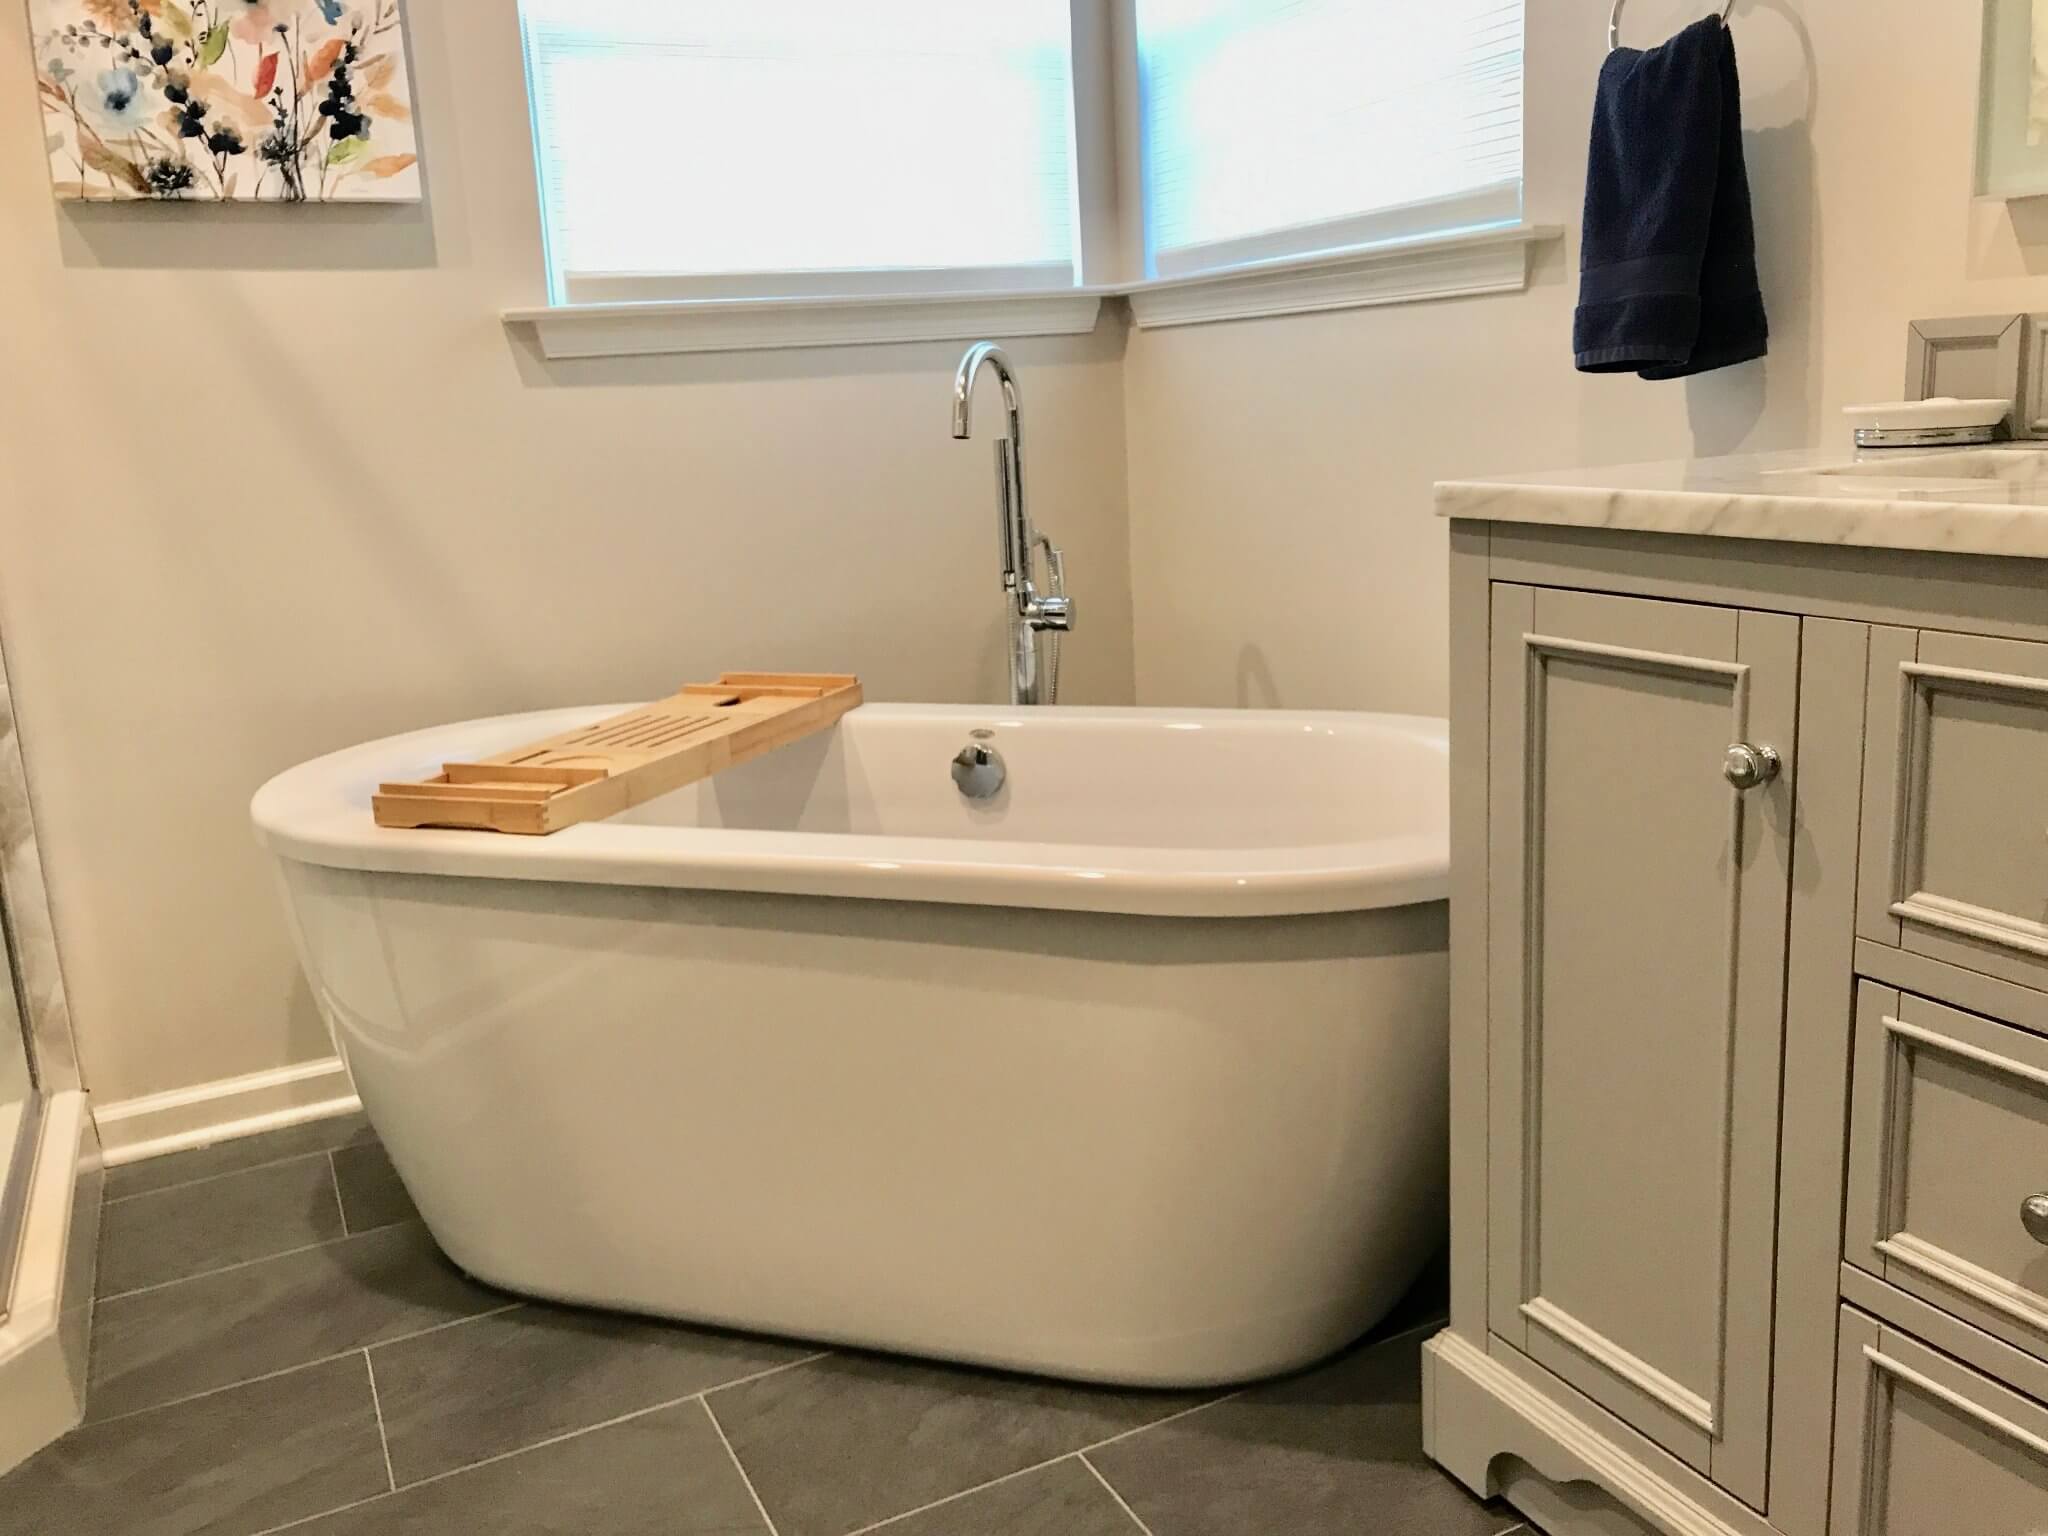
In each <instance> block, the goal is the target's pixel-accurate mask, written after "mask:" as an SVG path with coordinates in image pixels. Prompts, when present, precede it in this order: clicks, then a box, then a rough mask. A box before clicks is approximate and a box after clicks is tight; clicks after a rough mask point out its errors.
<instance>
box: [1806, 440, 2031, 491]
mask: <svg viewBox="0 0 2048 1536" xmlns="http://www.w3.org/2000/svg"><path fill="white" fill-rule="evenodd" d="M1865 452H1866V454H1867V457H1865V458H1861V459H1858V460H1857V461H1856V462H1855V463H1853V464H1836V465H1832V466H1830V467H1828V468H1824V469H1810V470H1802V471H1798V473H1803V474H1813V475H1863V476H1871V477H1875V478H1877V479H1881V480H2002V481H2006V482H2008V483H2011V484H2020V485H2024V484H2030V483H2033V482H2036V481H2041V480H2048V448H1952V449H1949V450H1946V451H1944V452H1936V453H1913V452H1903V451H1901V450H1899V449H1896V448H1894V449H1890V450H1884V449H1867V450H1865Z"/></svg>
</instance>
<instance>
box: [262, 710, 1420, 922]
mask: <svg viewBox="0 0 2048 1536" xmlns="http://www.w3.org/2000/svg"><path fill="white" fill-rule="evenodd" d="M628 707H631V706H626V705H579V706H573V707H570V708H565V709H556V710H539V711H525V712H518V713H514V714H508V715H495V716H486V717H482V718H479V719H474V720H465V721H461V722H455V723H450V724H445V725H437V726H430V727H428V728H426V729H424V730H418V731H409V732H404V733H402V734H399V735H395V736H388V737H384V738H382V739H381V740H377V741H371V742H365V743H362V744H360V745H357V746H353V747H347V748H344V749H342V750H341V751H338V752H333V753H329V754H327V755H326V756H323V757H319V758H315V759H313V760H311V761H309V762H305V763H301V764H299V765H298V766H296V767H293V768H289V769H286V770H285V771H284V772H283V773H280V774H278V775H276V776H275V777H274V778H272V779H271V780H270V781H269V782H268V783H266V784H265V785H264V786H263V787H262V788H261V789H259V790H258V791H257V792H256V794H255V796H254V798H253V799H252V801H251V802H250V817H251V820H252V821H253V823H254V825H255V830H256V836H257V840H258V842H259V843H261V844H262V846H264V847H265V848H266V849H268V850H269V851H270V852H271V853H272V854H274V855H276V856H277V857H279V858H283V859H290V860H294V861H296V862H299V863H303V864H311V865H316V866H321V867H325V868H330V869H343V870H356V871H366V872H376V873H387V874H410V875H433V876H450V877H456V878H466V879H496V880H523V881H546V882H554V883H563V884H571V885H610V886H641V887H652V888H658V889H669V890H699V891H740V892H762V893H770V894H776V895H787V896H823V897H832V898H840V899H852V900H879V901H901V902H919V901H923V902H939V903H945V904H952V905H969V906H990V907H1032V908H1041V909H1046V910H1051V911H1074V912H1100V913H1118V914H1125V915H1129V916H1138V917H1215V918H1245V917H1282V916H1299V915H1305V914H1311V913H1331V912H1353V911H1375V910H1380V909H1383V908H1389V907H1401V906H1411V905H1416V904H1420V903H1428V902H1437V901H1442V900H1444V899H1445V897H1446V895H1447V893H1448V888H1449V874H1450V831H1449V823H1448V817H1446V818H1445V820H1444V822H1443V824H1442V825H1440V826H1437V827H1434V828H1430V829H1427V830H1424V831H1419V832H1414V833H1404V834H1398V835H1394V836H1389V837H1384V838H1376V839H1370V840H1363V841H1352V842H1332V843H1323V844H1310V845H1305V846H1293V847H1284V848H1257V847H1252V848H1203V849H1171V848H1157V847H1139V846H1112V845H1102V844H1088V843H1044V842H1036V843H1034V842H1000V841H996V840H993V839H991V840H987V841H975V840H972V839H963V838H939V837H921V838H913V837H902V836H894V835H889V836H880V835H864V834H858V835H857V834H840V833H832V834H825V833H816V832H772V831H762V830H759V829H754V828H709V827H662V826H649V825H646V824H636V823H613V822H603V821H597V822H586V823H582V824H580V825H577V826H573V827H568V828H565V829H563V830H562V831H560V832H557V833H554V834H553V835H551V836H549V837H546V838H527V837H510V836H504V835H494V834H485V833H479V832H463V831H452V830H451V831H442V830H433V829H421V830H417V831H399V830H395V829H389V828H382V827H378V826H376V825H375V824H374V823H373V822H372V821H371V819H370V814H369V804H368V798H367V789H366V786H367V785H368V784H370V783H373V782H375V781H377V780H380V779H396V778H404V777H408V776H411V775H414V774H416V773H417V772H419V771H420V769H421V766H422V764H423V763H424V764H431V763H435V762H438V761H441V760H443V759H444V758H445V757H451V756H458V755H459V750H450V749H447V748H443V747H436V746H435V745H433V744H434V743H435V742H437V741H440V740H443V739H445V738H448V737H450V736H453V735H455V734H457V733H460V732H464V731H470V730H477V729H484V728H491V727H497V726H509V725H510V724H511V723H513V722H514V721H517V722H521V724H522V725H523V726H524V727H526V728H530V729H531V731H532V732H533V734H534V735H536V736H543V735H548V734H552V733H553V732H556V731H561V730H567V729H570V728H572V727H574V726H575V725H577V724H579V723H581V722H583V721H586V720H591V719H598V718H602V717H603V716H604V715H606V714H609V713H614V712H616V711H618V710H620V709H622V708H628ZM859 713H861V714H863V715H868V716H870V717H876V716H879V717H883V718H887V717H890V716H896V717H903V718H927V719H929V718H932V717H939V718H945V717H958V718H959V720H960V722H961V724H962V726H963V727H968V726H978V725H993V726H998V727H1000V726H1004V725H1007V724H1015V725H1028V724H1029V723H1030V722H1031V721H1032V720H1043V721H1045V722H1046V723H1048V724H1050V723H1054V722H1056V721H1062V720H1064V721H1069V722H1071V721H1085V720H1114V721H1116V722H1118V723H1124V724H1130V725H1139V726H1146V725H1151V726H1159V727H1162V728H1164V727H1172V726H1179V727H1182V728H1186V727H1188V726H1191V725H1195V726H1199V725H1222V724H1224V723H1234V724H1239V725H1242V724H1246V723H1248V722H1247V716H1252V717H1253V718H1255V719H1256V721H1257V723H1258V724H1259V725H1260V726H1261V727H1264V728H1274V727H1277V728H1280V729H1286V728H1289V727H1305V726H1320V727H1324V728H1328V727H1332V726H1349V727H1352V728H1354V729H1356V728H1361V727H1370V728H1373V729H1375V730H1379V731H1386V732H1390V733H1392V734H1394V735H1396V736H1400V737H1405V738H1407V739H1408V740H1409V741H1411V742H1414V743H1417V744H1420V745H1422V746H1423V747H1425V748H1434V749H1436V750H1440V751H1442V752H1444V753H1445V756H1446V760H1448V750H1449V736H1448V725H1447V723H1446V722H1445V721H1443V720H1440V719H1436V718H1434V717H1430V716H1420V715H1393V714H1373V713H1359V712H1339V711H1309V710H1260V711H1244V710H1230V709H1206V710H1196V709H1146V708H1129V707H1123V706H1086V705H1083V706H1054V707H1048V708H1040V709H1034V710H1030V711H1018V710H1015V709H1011V708H1007V707H989V706H982V705H955V704H866V705H863V706H862V707H861V710H860V712H859ZM1362 788H1363V787H1362Z"/></svg>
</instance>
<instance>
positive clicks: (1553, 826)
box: [1488, 585, 1799, 1508]
mask: <svg viewBox="0 0 2048 1536" xmlns="http://www.w3.org/2000/svg"><path fill="white" fill-rule="evenodd" d="M1493 633H1494V655H1493V683H1492V698H1493V710H1494V722H1493V743H1494V747H1493V755H1492V782H1491V784H1490V787H1489V794H1490V801H1491V808H1490V821H1491V829H1490V835H1489V868H1490V871H1491V876H1492V893H1491V896H1492V901H1493V914H1492V919H1491V921H1490V923H1489V930H1490V933H1491V935H1492V940H1491V942H1490V944H1489V956H1488V966H1489V988H1490V999H1489V1015H1490V1020H1491V1029H1492V1039H1491V1044H1490V1060H1491V1064H1492V1072H1491V1076H1490V1087H1489V1094H1490V1115H1491V1120H1492V1136H1491V1148H1492V1151H1491V1159H1492V1169H1491V1180H1492V1195H1491V1204H1492V1221H1493V1224H1494V1233H1495V1238H1494V1242H1493V1244H1492V1247H1491V1252H1492V1255H1493V1274H1492V1276H1491V1278H1490V1281H1489V1314H1490V1318H1491V1321H1492V1326H1493V1328H1494V1331H1495V1332H1497V1333H1499V1334H1501V1335H1502V1336H1503V1337H1504V1338H1506V1339H1507V1340H1508V1341H1509V1342H1511V1343H1513V1344H1514V1345H1515V1346H1516V1347H1517V1348H1520V1349H1522V1350H1523V1351H1524V1352H1526V1353H1527V1354H1529V1355H1530V1356H1532V1357H1533V1358H1535V1359H1536V1360H1537V1361H1539V1362H1540V1363H1542V1364H1543V1365H1544V1366H1546V1367H1547V1368H1548V1369H1550V1370H1552V1371H1555V1372H1556V1373H1557V1374H1559V1375H1560V1376H1562V1377H1564V1378H1565V1379H1566V1380H1567V1381H1569V1382H1571V1383H1572V1384H1573V1385H1574V1386H1576V1387H1578V1388H1579V1390H1581V1391H1583V1392H1585V1393H1586V1394H1587V1395H1588V1396H1590V1397H1592V1398H1593V1399H1594V1400H1595V1401H1597V1402H1599V1403H1601V1404H1602V1405H1603V1406H1604V1407H1606V1408H1608V1409H1609V1410H1610V1411H1611V1412H1614V1413H1616V1414H1618V1415H1619V1416H1620V1417H1622V1418H1623V1419H1624V1420H1626V1421H1627V1422H1628V1423H1630V1424H1631V1425H1632V1426H1634V1427H1635V1428H1637V1429H1639V1430H1641V1431H1642V1432H1643V1433H1644V1434H1646V1435H1648V1436H1650V1437H1651V1438H1652V1439H1654V1440H1656V1441H1657V1442H1658V1443H1659V1444H1661V1445H1663V1446H1664V1447H1665V1448H1666V1449H1667V1450H1669V1451H1671V1452H1672V1453H1673V1454H1675V1455H1677V1456H1679V1457H1680V1458H1682V1459H1683V1460H1685V1461H1686V1462H1688V1463H1689V1464H1691V1465H1692V1466H1693V1467H1695V1468H1696V1469H1697V1470H1699V1471H1701V1472H1704V1473H1706V1474H1708V1475H1710V1476H1712V1477H1713V1478H1714V1479H1715V1481H1717V1482H1719V1483H1720V1484H1721V1485H1722V1486H1723V1487H1725V1488H1727V1489H1728V1490H1729V1491H1730V1492H1732V1493H1735V1494H1737V1495H1738V1496H1739V1497H1741V1498H1743V1499H1745V1500H1748V1501H1749V1502H1751V1503H1752V1504H1753V1505H1755V1506H1756V1507H1759V1508H1760V1507H1762V1504H1763V1498H1764V1493H1765V1488H1764V1478H1765V1454H1766V1449H1767V1435H1768V1406H1767V1405H1768V1399H1769V1388H1770V1364H1769V1357H1770V1315H1771V1303H1772V1295H1773V1280H1772V1270H1773V1254H1774V1231H1773V1226H1774V1219H1775V1211H1776V1206H1775V1186H1776V1147H1777V1141H1778V1119H1777V1116H1778V1071H1779V1061H1780V1051H1781V1046H1782V1038H1783V1022H1784V1018H1783V1015H1784V984H1785V974H1784V961H1785V948H1784V945H1785V925H1786V907H1787V900H1788V892H1789V866H1790V826H1791V807H1792V804H1793V798H1792V784H1791V773H1792V765H1793V751H1792V749H1793V741H1792V734H1793V726H1794V712H1795V698H1794V696H1795V693H1796V689H1797V683H1798V654H1799V630H1798V622H1797V620H1795V619H1792V618H1789V617H1786V616H1783V615H1777V614H1759V613H1751V612H1746V611H1738V610H1734V609H1726V608H1715V607H1710V606H1706V605H1698V604H1679V603H1658V602H1649V601H1644V600H1640V599H1632V598H1618V597H1609V596H1603V595H1597V594H1587V593H1579V592H1562V591H1555V590H1551V589H1547V588H1529V587H1518V586H1509V585H1502V586H1499V587H1497V588H1496V589H1495V604H1494V630H1493ZM1738 744H1740V745H1749V746H1753V747H1757V748H1766V747H1768V748H1770V749H1772V750H1773V751H1775V752H1776V753H1777V754H1778V761H1779V764H1780V766H1779V769H1778V772H1777V775H1776V777H1775V778H1773V779H1770V780H1769V781H1767V782H1765V783H1762V784H1759V785H1756V786H1755V787H1753V788H1750V789H1749V790H1747V791H1746V792H1745V791H1743V790H1739V789H1737V788H1735V787H1733V786H1732V785H1731V783H1730V782H1729V780H1728V778H1727V777H1725V776H1724V771H1725V769H1726V767H1727V758H1728V754H1729V749H1730V747H1731V746H1733V745H1738Z"/></svg>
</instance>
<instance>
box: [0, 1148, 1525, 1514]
mask: <svg viewBox="0 0 2048 1536" xmlns="http://www.w3.org/2000/svg"><path fill="white" fill-rule="evenodd" d="M107 1196H108V1204H107V1207H106V1214H105V1229H104V1233H103V1236H102V1244H101V1254H102V1257H101V1268H100V1275H99V1287H98V1295H99V1301H98V1304H97V1309H96V1316H95V1335H94V1348H93V1365H92V1376H93V1381H92V1397H91V1411H90V1413H89V1416H88V1419H87V1422H86V1424H85V1425H84V1426H83V1427H82V1428H80V1429H79V1430H77V1431H76V1432H75V1433H73V1434H72V1435H70V1436H68V1437H67V1438H66V1439H64V1440H63V1441H61V1442H59V1443H58V1444H57V1445H54V1446H52V1447H50V1449H48V1450H47V1451H45V1452H44V1453H43V1454H42V1455H41V1456H38V1457H37V1458H36V1459H35V1460H33V1461H31V1462H30V1463H28V1465H26V1466H24V1467H22V1468H20V1469H18V1470H17V1471H15V1472H14V1473H12V1474H10V1475H9V1476H7V1477H6V1478H0V1536H72V1533H78V1536H84V1533H92V1536H184V1533H196V1532H207V1533H212V1536H257V1533H267V1532H272V1531H283V1530H294V1531H303V1532H306V1533H308V1536H390V1533H396V1532H444V1531H445V1532H467V1531H479V1532H491V1533H495V1536H613V1533H617V1536H640V1533H648V1536H653V1533H662V1536H764V1533H766V1536H849V1533H853V1532H864V1531H874V1530H886V1531H887V1532H889V1533H890V1536H1147V1533H1149V1536H1266V1533H1274V1536H1283V1533H1284V1536H1357V1533H1367V1532H1370V1533H1372V1536H1497V1533H1500V1532H1502V1531H1505V1530H1510V1529H1515V1528H1517V1527H1516V1519H1515V1517H1514V1515H1513V1514H1512V1512H1510V1511H1508V1510H1506V1509H1505V1508H1504V1507H1502V1506H1499V1505H1488V1504H1482V1503H1479V1502H1478V1501H1476V1500H1474V1499H1472V1498H1471V1497H1470V1496H1468V1495H1467V1494H1466V1493H1465V1492H1464V1491H1463V1490H1462V1489H1460V1488H1459V1487H1457V1486H1456V1485H1455V1484H1453V1483H1452V1482H1450V1481H1449V1480H1448V1479H1447V1478H1445V1477H1444V1476H1443V1475H1442V1474H1441V1473H1439V1472H1437V1471H1436V1470H1435V1469H1434V1468H1433V1467H1431V1466H1430V1465H1429V1464H1428V1463H1427V1462H1425V1461H1424V1460H1423V1457H1422V1447H1421V1414H1420V1407H1419V1395H1420V1392H1419V1382H1418V1359H1419V1354H1418V1352H1419V1350H1420V1347H1421V1343H1422V1340H1423V1339H1424V1338H1426V1337H1427V1336H1428V1333H1429V1331H1430V1329H1431V1327H1432V1326H1433V1320H1434V1319H1435V1318H1437V1317H1440V1316H1441V1298H1442V1285H1443V1280H1442V1276H1441V1275H1440V1274H1435V1275H1432V1276H1431V1277H1430V1278H1428V1279H1427V1280H1425V1281H1424V1282H1423V1284H1422V1285H1421V1286H1419V1287H1418V1288H1417V1291H1416V1294H1415V1295H1414V1296H1411V1297H1410V1298H1409V1300H1408V1301H1407V1302H1405V1303H1404V1304H1403V1306H1402V1308H1401V1309H1400V1310H1399V1311H1398V1312H1397V1313H1396V1314H1395V1316H1394V1317H1393V1318H1391V1319H1389V1320H1388V1322H1387V1324H1386V1325H1385V1326H1384V1327H1383V1328H1382V1329H1380V1330H1379V1332H1378V1333H1377V1334H1376V1335H1375V1337H1374V1338H1373V1339H1372V1340H1368V1341H1367V1342H1366V1343H1365V1344H1363V1345H1361V1346H1359V1347H1357V1348H1355V1349H1353V1350H1351V1351H1350V1352H1348V1353H1347V1354H1345V1355H1344V1356H1342V1357H1340V1358H1338V1359H1336V1360H1334V1361H1332V1362H1330V1363H1328V1364H1326V1365H1323V1366H1321V1367H1319V1368H1317V1369H1315V1370H1311V1371H1308V1372H1305V1373H1303V1374H1301V1375H1299V1376H1295V1377H1292V1378H1289V1379H1287V1380H1284V1381H1279V1382H1274V1383H1269V1384H1266V1385H1262V1386H1258V1387H1254V1388H1251V1389H1249V1390H1245V1391H1240V1392H1235V1393H1217V1392H1209V1393H1161V1392H1120V1391H1108V1390H1101V1389H1093V1388H1084V1387H1076V1386H1069V1385H1064V1384H1061V1383H1056V1382H1048V1381H1038V1380H1031V1379H1027V1378H1022V1377H1013V1376H1002V1375H996V1374H992V1373H989V1372H983V1371H971V1370H964V1369H955V1368H951V1367H944V1366H936V1365H930V1364H924V1363H920V1362H916V1361H908V1360H899V1359H891V1358H884V1357H880V1356H870V1355H860V1354H853V1353H848V1352H845V1351H825V1350H819V1349H815V1348H812V1347H809V1346H806V1345H802V1344H797V1343H792V1342H788V1341H782V1340H772V1339H758V1338H746V1337H742V1336H738V1335H734V1334H726V1333H717V1332H712V1331H708V1330H704V1329H697V1328H686V1327H678V1326H671V1325H667V1324H661V1323H653V1322H648V1321H644V1320H638V1319H631V1318H623V1317H614V1316H609V1315H604V1314H598V1313H590V1312H580V1311H575V1310H572V1309H567V1308H561V1307H549V1306H542V1305H538V1304H533V1303H525V1302H520V1301H518V1300H516V1299H515V1298H513V1297H510V1296H506V1295H504V1294H501V1293H499V1292H495V1291H491V1290H488V1289H486V1288H484V1287H482V1286H479V1285H476V1284H474V1283H473V1282H471V1281H470V1280H468V1279H467V1278H465V1277H464V1276H463V1275H461V1274H460V1273H458V1272H457V1271H456V1270H455V1269H454V1268H453V1266H451V1265H450V1264H449V1263H448V1262H447V1261H446V1260H445V1259H444V1258H442V1256H441V1255H440V1253H439V1252H438V1251H437V1250H436V1249H435V1247H434V1244H433V1242H432V1240H431V1239H430V1238H429V1237H428V1236H427V1234H426V1230H425V1228H424V1227H422V1226H421V1225H420V1223H419V1221H418V1218H417V1216H416V1215H415V1213H414V1212H413V1209H412V1205H411V1202H410V1201H409V1200H407V1198H406V1195H405V1190H404V1188H403V1186H402V1185H401V1184H400V1183H399V1181H398V1178H397V1176H396V1175H395V1174H394V1173H393V1171H392V1168H391V1164H390V1162H389V1161H388V1159H386V1157H385V1156H384V1152H383V1149H382V1148H381V1147H380V1146H379V1145H378V1144H377V1142H376V1139H375V1138H374V1136H372V1135H371V1134H370V1132H369V1130H368V1128H367V1127H366V1126H365V1125H364V1124H363V1123H362V1122H361V1121H360V1120H359V1119H350V1120H330V1121H324V1122H321V1123H319V1124H316V1125H309V1126H300V1127H296V1128H294V1129H292V1130H288V1131H281V1132H277V1133H275V1134H273V1135H271V1136H267V1137H262V1138H256V1139H252V1140H248V1141H240V1142H234V1143H230V1144H226V1145H222V1146H218V1147H211V1148H207V1149H204V1150H201V1151H197V1152H188V1153H181V1154H179V1155H177V1156H174V1157H168V1158H162V1159H158V1160H156V1161H154V1162H150V1163H144V1164H138V1165H135V1166H132V1167H128V1168H122V1169H117V1170H115V1171H114V1172H113V1173H112V1174H110V1175H109V1178H108V1183H107Z"/></svg>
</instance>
